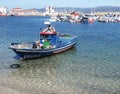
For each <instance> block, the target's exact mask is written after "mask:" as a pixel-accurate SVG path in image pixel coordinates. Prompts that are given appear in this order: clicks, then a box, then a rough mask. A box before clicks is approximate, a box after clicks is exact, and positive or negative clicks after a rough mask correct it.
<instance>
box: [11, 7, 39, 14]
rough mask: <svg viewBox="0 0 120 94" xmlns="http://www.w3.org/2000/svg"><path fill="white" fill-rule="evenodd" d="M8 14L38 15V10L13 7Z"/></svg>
mask: <svg viewBox="0 0 120 94" xmlns="http://www.w3.org/2000/svg"><path fill="white" fill-rule="evenodd" d="M9 15H17V16H34V15H35V16H37V15H39V12H38V11H37V10H33V9H30V10H23V9H22V8H18V7H17V8H13V9H12V10H11V11H10V12H9Z"/></svg>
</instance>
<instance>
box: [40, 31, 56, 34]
mask: <svg viewBox="0 0 120 94" xmlns="http://www.w3.org/2000/svg"><path fill="white" fill-rule="evenodd" d="M40 34H57V32H56V31H50V32H48V31H47V32H46V31H42V32H40Z"/></svg>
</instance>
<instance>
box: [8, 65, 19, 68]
mask: <svg viewBox="0 0 120 94" xmlns="http://www.w3.org/2000/svg"><path fill="white" fill-rule="evenodd" d="M10 67H11V68H20V67H21V65H20V64H12V65H10Z"/></svg>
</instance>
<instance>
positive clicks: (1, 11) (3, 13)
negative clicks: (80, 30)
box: [0, 7, 7, 16]
mask: <svg viewBox="0 0 120 94" xmlns="http://www.w3.org/2000/svg"><path fill="white" fill-rule="evenodd" d="M6 15H7V8H6V7H0V16H6Z"/></svg>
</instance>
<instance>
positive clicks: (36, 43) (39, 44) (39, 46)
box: [33, 41, 43, 48]
mask: <svg viewBox="0 0 120 94" xmlns="http://www.w3.org/2000/svg"><path fill="white" fill-rule="evenodd" d="M42 47H43V44H41V43H40V41H35V43H34V44H33V48H42Z"/></svg>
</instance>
